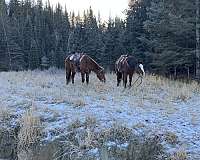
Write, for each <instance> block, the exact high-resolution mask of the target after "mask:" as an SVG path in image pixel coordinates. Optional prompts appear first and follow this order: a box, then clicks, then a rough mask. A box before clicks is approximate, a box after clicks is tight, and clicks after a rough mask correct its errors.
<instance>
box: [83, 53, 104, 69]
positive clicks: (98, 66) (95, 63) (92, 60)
mask: <svg viewBox="0 0 200 160" xmlns="http://www.w3.org/2000/svg"><path fill="white" fill-rule="evenodd" d="M87 57H88V58H89V59H90V61H91V62H92V63H93V64H94V65H95V67H96V68H95V69H97V71H99V70H102V69H103V67H101V66H100V65H99V64H98V63H97V62H96V61H95V60H94V59H92V58H91V57H90V56H87Z"/></svg>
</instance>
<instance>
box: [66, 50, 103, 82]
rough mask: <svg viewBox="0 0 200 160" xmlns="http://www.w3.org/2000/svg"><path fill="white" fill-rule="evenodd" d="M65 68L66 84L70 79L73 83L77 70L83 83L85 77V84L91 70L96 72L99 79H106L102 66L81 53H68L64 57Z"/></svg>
mask: <svg viewBox="0 0 200 160" xmlns="http://www.w3.org/2000/svg"><path fill="white" fill-rule="evenodd" d="M65 70H66V84H68V83H69V82H70V80H72V83H74V77H75V74H76V72H77V71H80V72H81V77H82V82H83V83H84V82H85V77H86V82H87V84H88V83H89V74H90V73H91V71H93V72H94V73H96V75H97V78H98V79H99V80H100V81H102V82H105V81H106V78H105V73H104V68H103V67H101V66H99V65H98V64H97V62H95V61H94V60H93V59H92V58H91V57H89V56H88V55H86V54H83V53H80V54H79V53H76V54H72V55H69V56H68V57H67V58H66V59H65Z"/></svg>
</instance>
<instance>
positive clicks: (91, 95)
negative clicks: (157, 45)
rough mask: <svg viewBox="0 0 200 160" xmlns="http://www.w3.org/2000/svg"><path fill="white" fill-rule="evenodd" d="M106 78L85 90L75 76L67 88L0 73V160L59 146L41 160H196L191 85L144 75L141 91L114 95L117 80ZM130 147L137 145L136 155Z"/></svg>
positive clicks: (197, 126) (195, 98) (37, 76)
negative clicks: (73, 82) (38, 146)
mask: <svg viewBox="0 0 200 160" xmlns="http://www.w3.org/2000/svg"><path fill="white" fill-rule="evenodd" d="M106 78H107V79H106V80H107V81H106V83H105V84H104V83H101V82H99V81H98V79H97V78H96V76H95V75H93V74H92V75H91V78H90V83H89V85H86V84H82V83H81V77H80V75H79V74H77V75H76V78H75V84H71V83H70V84H69V85H66V83H65V72H64V70H58V69H54V68H51V69H49V70H47V71H39V70H35V71H22V72H1V73H0V122H1V123H0V137H1V140H0V159H1V158H4V159H6V158H7V159H8V158H9V157H10V156H11V153H12V151H13V150H14V152H15V156H18V159H21V160H22V159H30V158H27V157H28V155H27V154H30V153H27V152H25V150H26V151H27V148H28V149H30V150H31V148H33V146H34V145H35V144H40V146H41V145H45V144H50V143H52V142H55V141H57V143H60V142H62V145H61V147H54V148H56V149H55V150H54V149H53V147H51V151H50V150H48V151H49V152H51V153H48V155H46V159H51V158H52V157H54V158H52V159H62V158H63V157H65V158H63V159H83V157H85V156H84V155H86V154H87V155H89V157H90V159H99V157H101V159H109V158H110V157H112V156H114V158H113V157H112V158H113V159H131V158H130V157H131V156H133V155H134V157H135V159H138V160H139V159H148V160H150V159H152V160H153V159H156V158H155V157H157V159H173V160H184V159H200V86H199V85H198V84H197V83H196V82H190V83H188V84H187V83H183V82H180V81H173V80H169V79H166V78H163V77H158V76H152V75H146V77H145V78H144V80H143V84H142V85H140V86H139V87H135V86H133V87H132V88H127V89H124V88H123V87H122V85H121V86H120V87H116V76H115V75H114V74H110V73H108V74H106ZM136 78H137V77H134V79H136ZM11 133H14V135H13V134H11ZM8 134H9V135H11V136H8ZM5 137H7V140H2V139H5ZM13 137H14V138H13ZM9 138H10V139H9ZM133 139H134V140H135V141H136V140H138V139H141V141H139V140H138V143H137V144H140V145H139V147H140V149H138V148H137V147H136V145H133V144H134V143H136V142H135V141H134V140H133ZM155 139H156V140H155ZM157 139H158V140H157ZM148 140H149V141H148ZM133 141H134V142H133ZM157 141H158V142H157ZM13 143H14V145H12V144H13ZM131 143H132V148H131ZM154 143H156V144H155V146H156V147H157V149H155V148H156V147H154V148H152V147H151V146H153V144H154ZM157 143H158V144H157ZM54 144H55V143H54ZM148 145H149V146H148ZM54 146H55V145H54ZM141 146H142V147H141ZM145 146H147V151H145ZM161 146H162V147H161ZM134 147H135V149H138V150H140V154H141V155H140V154H139V152H136V151H134ZM159 147H160V148H162V149H160V148H159ZM6 148H7V149H6ZM13 148H14V149H13ZM16 148H17V149H16ZM60 148H62V149H60ZM113 148H114V149H113ZM126 148H128V149H129V151H130V150H131V154H130V153H127V151H126ZM149 148H150V149H149ZM59 149H60V150H59ZM148 149H149V150H148ZM5 150H6V151H5ZM9 150H12V151H9ZM113 150H114V151H113ZM119 150H120V151H119ZM123 151H124V152H123ZM32 152H33V151H31V153H32ZM113 152H114V153H115V154H113V155H112V153H113ZM144 152H145V153H146V154H144ZM153 152H154V153H155V154H154V153H153ZM116 153H118V154H116ZM151 153H152V157H151V156H150V154H151ZM12 154H13V153H12ZM50 155H51V156H52V157H51V158H49V157H48V156H50ZM116 155H117V157H116ZM136 155H137V156H136ZM145 155H146V157H145ZM163 155H164V156H163ZM12 156H13V155H12ZM141 156H144V157H141ZM148 156H150V157H148ZM13 157H14V156H13ZM81 157H82V158H81ZM127 157H128V158H127ZM137 157H138V158H137ZM35 159H39V158H35ZM42 159H45V155H43V158H42ZM110 159H111V158H110Z"/></svg>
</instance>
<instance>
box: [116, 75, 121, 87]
mask: <svg viewBox="0 0 200 160" xmlns="http://www.w3.org/2000/svg"><path fill="white" fill-rule="evenodd" d="M121 80H122V73H120V72H117V86H119V84H120V82H121Z"/></svg>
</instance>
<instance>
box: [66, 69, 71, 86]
mask: <svg viewBox="0 0 200 160" xmlns="http://www.w3.org/2000/svg"><path fill="white" fill-rule="evenodd" d="M70 78H71V71H66V84H69V82H70Z"/></svg>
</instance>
